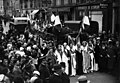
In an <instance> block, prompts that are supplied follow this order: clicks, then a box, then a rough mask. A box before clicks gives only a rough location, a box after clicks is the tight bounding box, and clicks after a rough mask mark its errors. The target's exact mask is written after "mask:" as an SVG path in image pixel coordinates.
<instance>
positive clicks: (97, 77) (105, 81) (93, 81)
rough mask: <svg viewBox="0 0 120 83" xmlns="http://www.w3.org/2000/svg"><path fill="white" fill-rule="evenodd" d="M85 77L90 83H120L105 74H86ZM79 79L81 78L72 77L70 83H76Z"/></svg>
mask: <svg viewBox="0 0 120 83" xmlns="http://www.w3.org/2000/svg"><path fill="white" fill-rule="evenodd" d="M85 76H87V78H88V80H90V83H118V82H117V80H116V79H115V78H114V77H113V76H111V75H108V74H105V73H98V72H96V73H90V74H86V75H85ZM78 77H79V76H76V77H70V83H76V82H77V78H78Z"/></svg>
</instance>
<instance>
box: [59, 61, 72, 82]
mask: <svg viewBox="0 0 120 83" xmlns="http://www.w3.org/2000/svg"><path fill="white" fill-rule="evenodd" d="M60 64H61V67H62V74H61V78H62V83H70V78H69V76H68V75H67V74H66V73H65V67H66V66H65V63H64V62H61V63H60Z"/></svg>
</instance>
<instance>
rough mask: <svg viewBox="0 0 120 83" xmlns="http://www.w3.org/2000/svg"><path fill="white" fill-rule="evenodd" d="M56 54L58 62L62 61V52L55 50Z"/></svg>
mask: <svg viewBox="0 0 120 83" xmlns="http://www.w3.org/2000/svg"><path fill="white" fill-rule="evenodd" d="M55 56H56V57H57V62H58V63H60V62H62V58H61V55H60V53H59V52H58V51H57V50H56V51H55Z"/></svg>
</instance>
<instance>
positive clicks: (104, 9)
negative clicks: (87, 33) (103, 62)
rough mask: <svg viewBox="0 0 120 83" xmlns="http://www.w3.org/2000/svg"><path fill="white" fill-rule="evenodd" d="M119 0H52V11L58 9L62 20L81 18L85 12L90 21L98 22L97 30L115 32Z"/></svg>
mask: <svg viewBox="0 0 120 83" xmlns="http://www.w3.org/2000/svg"><path fill="white" fill-rule="evenodd" d="M119 4H120V0H53V5H52V8H53V11H59V13H60V16H61V19H62V20H64V21H65V20H81V19H82V17H83V14H84V13H86V14H87V15H88V16H89V18H90V20H91V21H97V22H98V23H99V32H102V31H106V32H111V33H113V34H115V32H116V31H119V32H120V30H118V29H119V28H118V26H119V27H120V25H119V24H120V23H119V22H120V16H119V14H120V5H119Z"/></svg>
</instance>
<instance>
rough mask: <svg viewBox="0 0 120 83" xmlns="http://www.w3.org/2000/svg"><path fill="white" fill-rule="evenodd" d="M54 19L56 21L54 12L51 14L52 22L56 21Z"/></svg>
mask: <svg viewBox="0 0 120 83" xmlns="http://www.w3.org/2000/svg"><path fill="white" fill-rule="evenodd" d="M54 21H55V15H54V14H52V15H51V22H54Z"/></svg>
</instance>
